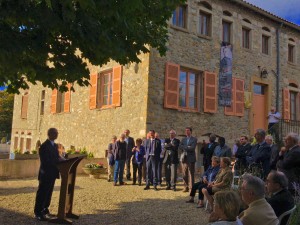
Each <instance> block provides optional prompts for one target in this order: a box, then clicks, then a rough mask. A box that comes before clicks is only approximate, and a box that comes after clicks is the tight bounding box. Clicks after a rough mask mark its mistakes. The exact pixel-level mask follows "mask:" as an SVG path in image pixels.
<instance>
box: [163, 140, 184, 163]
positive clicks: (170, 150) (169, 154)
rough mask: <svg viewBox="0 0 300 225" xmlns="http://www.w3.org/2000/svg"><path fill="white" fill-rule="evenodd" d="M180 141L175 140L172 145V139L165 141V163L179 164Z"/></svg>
mask: <svg viewBox="0 0 300 225" xmlns="http://www.w3.org/2000/svg"><path fill="white" fill-rule="evenodd" d="M179 144H180V141H179V139H177V138H174V139H173V141H172V143H171V139H170V138H167V139H166V140H165V146H164V148H165V156H164V161H163V163H172V164H178V163H179V160H178V147H179Z"/></svg>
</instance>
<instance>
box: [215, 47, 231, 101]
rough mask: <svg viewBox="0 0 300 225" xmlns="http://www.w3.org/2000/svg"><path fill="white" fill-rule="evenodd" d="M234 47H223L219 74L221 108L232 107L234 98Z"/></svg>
mask: <svg viewBox="0 0 300 225" xmlns="http://www.w3.org/2000/svg"><path fill="white" fill-rule="evenodd" d="M231 89H232V45H223V46H222V47H221V61H220V73H219V101H218V102H219V106H231V98H232V96H231V95H232V90H231Z"/></svg>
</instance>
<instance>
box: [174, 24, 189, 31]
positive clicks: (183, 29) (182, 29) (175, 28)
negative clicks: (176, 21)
mask: <svg viewBox="0 0 300 225" xmlns="http://www.w3.org/2000/svg"><path fill="white" fill-rule="evenodd" d="M170 27H171V28H173V29H174V30H179V31H182V32H184V33H189V31H188V29H186V28H182V27H177V26H175V25H172V24H171V25H170Z"/></svg>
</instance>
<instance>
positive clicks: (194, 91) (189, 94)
mask: <svg viewBox="0 0 300 225" xmlns="http://www.w3.org/2000/svg"><path fill="white" fill-rule="evenodd" d="M165 72H166V73H165V96H164V107H165V108H170V109H179V110H186V111H191V112H197V111H200V109H201V108H202V106H203V110H204V112H211V113H215V112H216V110H217V104H216V103H217V96H216V93H217V91H216V82H217V79H216V77H217V75H216V74H215V73H209V72H204V73H203V75H202V73H201V72H199V71H195V70H191V69H188V68H181V67H180V65H178V64H173V63H167V64H166V71H165ZM202 77H204V79H201V78H202ZM201 80H204V81H203V83H202V82H201ZM201 87H203V88H201ZM200 96H201V97H200ZM200 99H203V103H201V101H200Z"/></svg>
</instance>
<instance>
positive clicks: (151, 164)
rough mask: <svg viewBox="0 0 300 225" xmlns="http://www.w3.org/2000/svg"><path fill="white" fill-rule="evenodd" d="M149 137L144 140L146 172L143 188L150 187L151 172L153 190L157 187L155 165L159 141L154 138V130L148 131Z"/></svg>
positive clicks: (157, 157)
mask: <svg viewBox="0 0 300 225" xmlns="http://www.w3.org/2000/svg"><path fill="white" fill-rule="evenodd" d="M149 136H150V138H149V139H147V140H146V146H145V147H146V165H147V174H146V177H147V178H146V187H145V188H144V190H148V189H150V183H151V172H152V178H153V181H152V182H153V186H154V190H156V191H158V189H157V167H158V161H159V159H160V153H161V142H160V140H159V139H157V138H155V131H154V130H150V131H149Z"/></svg>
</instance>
